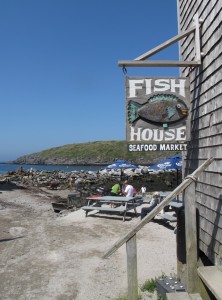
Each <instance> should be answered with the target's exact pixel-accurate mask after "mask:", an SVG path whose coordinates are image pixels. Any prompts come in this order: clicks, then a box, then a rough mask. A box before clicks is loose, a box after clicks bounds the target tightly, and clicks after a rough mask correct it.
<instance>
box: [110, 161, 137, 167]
mask: <svg viewBox="0 0 222 300" xmlns="http://www.w3.org/2000/svg"><path fill="white" fill-rule="evenodd" d="M135 168H137V166H136V165H132V164H131V163H129V162H128V161H126V160H122V159H120V160H117V161H116V162H115V163H113V164H111V165H108V166H107V167H105V169H135Z"/></svg>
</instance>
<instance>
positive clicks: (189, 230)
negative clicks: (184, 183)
mask: <svg viewBox="0 0 222 300" xmlns="http://www.w3.org/2000/svg"><path fill="white" fill-rule="evenodd" d="M184 204H185V228H186V230H185V235H186V261H187V265H186V287H187V292H188V293H196V292H197V291H198V274H197V222H196V201H195V183H194V182H193V183H192V184H191V185H189V186H188V187H187V188H186V190H185V191H184Z"/></svg>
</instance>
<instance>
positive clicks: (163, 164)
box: [148, 154, 182, 170]
mask: <svg viewBox="0 0 222 300" xmlns="http://www.w3.org/2000/svg"><path fill="white" fill-rule="evenodd" d="M148 169H149V170H172V169H175V170H181V169H182V155H181V154H176V155H174V156H171V157H169V158H167V159H164V160H162V161H160V162H158V163H157V164H155V165H153V166H150V167H149V168H148Z"/></svg>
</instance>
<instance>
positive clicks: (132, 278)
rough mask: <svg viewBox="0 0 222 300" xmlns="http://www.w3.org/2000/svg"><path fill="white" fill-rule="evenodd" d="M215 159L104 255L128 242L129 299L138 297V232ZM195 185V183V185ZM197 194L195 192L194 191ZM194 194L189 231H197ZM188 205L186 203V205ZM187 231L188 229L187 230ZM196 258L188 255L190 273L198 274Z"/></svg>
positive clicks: (192, 247) (191, 244)
mask: <svg viewBox="0 0 222 300" xmlns="http://www.w3.org/2000/svg"><path fill="white" fill-rule="evenodd" d="M213 161H214V158H209V159H208V160H206V161H205V162H204V163H203V164H202V165H201V166H200V167H198V168H197V169H196V170H195V171H194V172H193V173H192V174H191V175H188V176H187V177H186V178H185V179H184V180H183V182H182V183H181V184H180V185H179V186H178V187H177V188H176V189H175V190H174V191H172V192H171V193H170V194H169V195H168V196H167V197H166V198H165V199H164V200H163V201H162V202H161V203H160V204H159V205H158V206H156V207H155V208H154V209H153V210H152V211H151V212H150V213H149V214H148V215H147V216H146V217H145V218H144V219H142V220H141V221H140V222H139V223H138V224H137V225H136V226H135V227H134V228H133V229H132V230H131V231H130V232H129V233H127V234H126V235H125V236H123V237H122V238H121V239H119V240H118V241H117V242H116V243H115V244H114V245H113V246H112V247H111V248H110V249H109V250H108V251H107V252H106V253H105V254H104V255H103V258H108V257H109V256H110V255H112V254H113V253H114V252H115V251H116V250H117V249H118V248H120V247H121V246H122V245H123V244H124V243H126V252H127V278H128V300H137V299H138V280H137V248H136V233H137V232H138V231H139V230H140V229H141V228H142V227H143V226H144V225H146V224H147V223H148V222H150V221H151V220H152V219H153V218H154V217H155V216H156V215H157V214H158V213H159V212H160V211H161V210H162V209H163V208H164V207H165V206H166V205H167V204H169V202H170V201H171V200H172V199H174V198H175V197H176V196H177V195H179V194H180V193H181V192H183V191H184V190H185V189H186V188H187V187H188V186H190V185H191V183H193V182H196V181H197V177H198V176H199V175H200V174H201V173H202V172H203V171H204V170H205V169H206V168H207V167H208V166H209V165H210V164H211V163H212V162H213ZM193 186H194V185H193ZM194 194H195V193H194ZM194 194H193V195H192V197H191V198H192V199H191V200H190V203H189V205H188V207H189V210H190V211H191V212H192V213H191V217H192V220H189V223H190V224H191V227H190V228H189V229H188V232H190V231H191V230H193V229H194V227H195V230H194V232H196V217H194V213H193V211H195V209H194V207H195V195H194ZM185 206H186V205H185ZM186 231H187V230H186ZM195 239H196V236H195V235H194V234H193V233H192V235H191V240H190V241H189V240H188V241H187V243H186V244H187V245H188V247H189V252H192V253H194V252H195V251H196V249H197V248H196V245H197V241H196V240H195ZM194 260H197V258H196V257H195V256H194V258H193V257H190V255H189V257H188V256H187V266H188V270H189V273H190V274H197V264H196V263H195V261H194ZM194 277H195V276H194ZM192 283H193V280H192V278H191V279H190V284H191V285H192ZM188 289H190V290H192V291H193V290H195V287H193V286H191V287H189V283H188Z"/></svg>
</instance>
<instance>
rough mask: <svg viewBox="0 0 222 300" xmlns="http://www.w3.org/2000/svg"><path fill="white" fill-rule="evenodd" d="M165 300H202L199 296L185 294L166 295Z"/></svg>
mask: <svg viewBox="0 0 222 300" xmlns="http://www.w3.org/2000/svg"><path fill="white" fill-rule="evenodd" d="M166 298H167V300H202V297H201V296H200V294H188V293H187V292H180V293H167V294H166Z"/></svg>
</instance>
